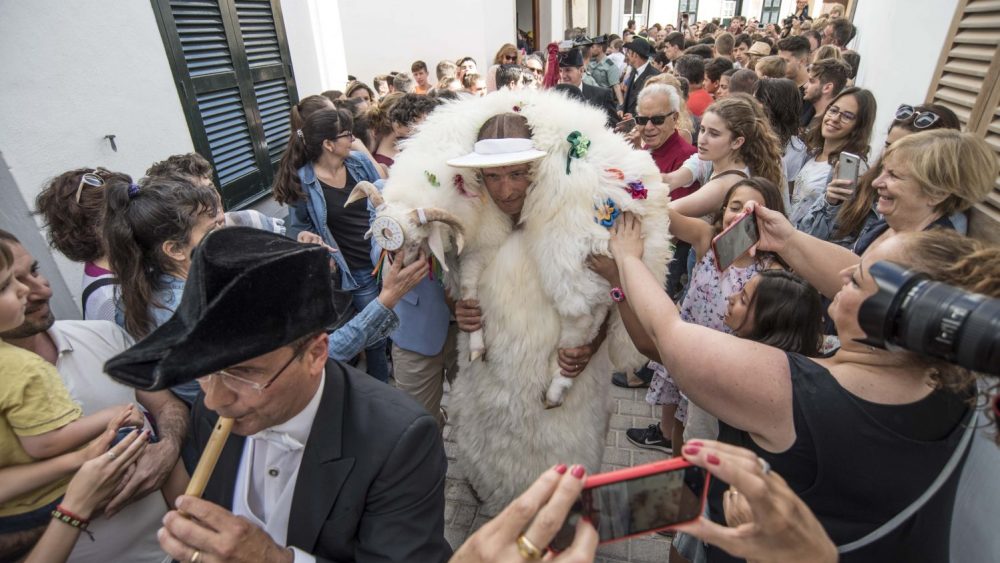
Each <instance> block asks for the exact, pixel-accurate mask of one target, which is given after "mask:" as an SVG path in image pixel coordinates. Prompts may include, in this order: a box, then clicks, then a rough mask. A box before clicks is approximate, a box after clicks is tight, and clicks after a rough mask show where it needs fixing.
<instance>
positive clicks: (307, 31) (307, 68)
mask: <svg viewBox="0 0 1000 563" xmlns="http://www.w3.org/2000/svg"><path fill="white" fill-rule="evenodd" d="M337 4H338V2H337V1H336V0H281V15H282V19H283V20H284V22H285V35H286V36H287V37H288V51H289V53H290V54H291V56H292V69H293V71H294V73H295V86H296V88H297V89H298V93H299V98H300V99H301V98H304V97H306V96H309V95H311V94H319V93H320V92H324V91H326V90H343V89H344V85H345V84H346V83H347V74H348V72H347V60H346V59H345V55H344V37H343V33H341V31H340V30H341V20H340V10H339V9H338V6H337ZM406 71H407V72H409V65H407V67H406ZM365 81H366V82H367V83H368V85H369V86H370V85H371V78H368V79H366V80H365Z"/></svg>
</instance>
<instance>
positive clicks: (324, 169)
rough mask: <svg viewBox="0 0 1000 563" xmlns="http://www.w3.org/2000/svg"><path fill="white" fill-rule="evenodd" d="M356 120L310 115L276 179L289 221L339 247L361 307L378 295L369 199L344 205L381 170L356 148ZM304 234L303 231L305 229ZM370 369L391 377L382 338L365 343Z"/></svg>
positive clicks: (341, 266) (345, 282)
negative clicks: (369, 235)
mask: <svg viewBox="0 0 1000 563" xmlns="http://www.w3.org/2000/svg"><path fill="white" fill-rule="evenodd" d="M352 126H353V122H352V120H351V116H350V114H349V113H348V112H346V111H344V110H333V109H329V110H321V111H317V112H314V113H312V114H311V115H309V117H307V118H306V120H305V124H304V125H303V127H302V128H301V129H299V130H298V131H297V132H296V134H294V135H293V136H292V138H291V140H290V141H289V144H288V148H287V149H286V150H285V154H284V156H282V158H281V165H280V166H279V169H278V174H277V178H276V179H275V183H274V198H275V199H276V200H277V201H278V203H282V204H287V205H289V211H288V219H289V221H290V224H289V227H290V228H291V229H293V230H295V231H303V232H304V233H311V234H312V235H313V236H314V237H316V240H317V241H321V242H322V243H323V244H326V245H327V246H329V247H331V248H332V249H335V250H336V251H335V252H333V253H332V257H333V259H334V261H335V263H336V265H337V269H338V271H339V273H340V285H341V289H343V290H346V291H350V292H351V293H352V295H353V298H354V307H355V308H356V309H357V310H358V311H362V310H364V308H365V307H366V306H367V305H368V304H369V303H370V302H371V301H372V300H373V299H375V298H376V297H377V296H378V292H379V288H378V281H377V280H376V279H375V277H373V276H372V257H371V243H369V241H368V240H366V239H365V236H364V234H365V232H366V231H368V229H369V215H368V206H367V203H366V200H364V199H362V200H360V201H357V202H355V203H353V204H351V205H349V206H348V207H346V208H345V207H344V203H345V202H346V201H347V197H348V196H349V195H350V193H351V190H353V189H354V186H355V185H357V183H358V182H362V181H367V182H375V181H376V180H378V179H379V173H378V171H376V170H375V167H374V166H373V165H372V163H371V162H370V161H369V160H368V159H367V158H365V157H364V155H363V154H361V153H359V152H356V151H352V150H351V143H352V141H353V140H354V135H353V134H352V133H351V128H352ZM300 240H302V236H301V235H300ZM366 359H367V362H368V371H369V373H371V374H372V375H373V376H374V377H376V378H377V379H379V380H380V381H388V380H389V366H388V361H387V360H386V355H385V342H384V341H382V342H380V343H378V344H376V345H374V346H372V347H370V348H367V349H366Z"/></svg>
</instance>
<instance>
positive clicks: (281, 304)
mask: <svg viewBox="0 0 1000 563" xmlns="http://www.w3.org/2000/svg"><path fill="white" fill-rule="evenodd" d="M335 318H336V313H335V309H334V305H333V286H332V285H331V283H330V262H329V254H327V251H326V250H325V249H323V248H322V247H320V246H317V245H311V244H299V243H297V242H295V241H293V240H291V239H288V238H285V237H283V236H281V235H278V234H275V233H271V232H266V231H262V230H260V229H253V228H250V227H227V228H225V229H220V230H218V231H215V232H213V233H211V234H209V235H208V236H206V237H205V239H204V240H202V242H201V244H199V245H198V248H196V249H195V251H194V255H193V256H192V258H191V268H190V270H189V271H188V279H187V282H186V284H185V285H184V294H183V296H182V297H181V302H180V305H178V307H177V310H176V311H174V316H173V317H171V318H170V319H169V320H168V321H167V322H165V323H163V324H162V325H161V326H159V327H158V328H157V329H156V330H154V331H153V332H151V333H150V334H149V335H148V336H147V337H146V338H144V339H143V340H141V341H140V342H138V343H136V344H135V345H134V346H132V347H131V348H129V349H128V350H126V351H124V352H122V353H121V354H118V355H117V356H115V357H113V358H111V359H110V360H108V362H107V364H105V366H104V369H105V371H106V372H107V373H108V375H110V376H111V377H113V378H114V379H116V380H118V381H119V382H121V383H124V384H126V385H130V386H132V387H136V388H138V389H145V390H149V391H155V390H159V389H166V388H168V387H172V386H174V385H177V384H180V383H185V382H187V381H192V380H194V379H196V378H198V377H202V376H205V375H208V374H210V373H214V372H216V371H219V370H221V369H225V368H227V367H231V366H233V365H236V364H238V363H240V362H245V361H247V360H249V359H252V358H256V357H258V356H261V355H263V354H266V353H268V352H271V351H274V350H277V349H278V348H280V347H282V346H285V345H287V344H289V343H291V342H294V341H295V340H296V339H298V338H301V337H303V336H307V335H309V334H315V333H317V332H320V331H323V330H324V329H325V328H326V327H327V325H328V324H330V323H331V322H333V320H334V319H335Z"/></svg>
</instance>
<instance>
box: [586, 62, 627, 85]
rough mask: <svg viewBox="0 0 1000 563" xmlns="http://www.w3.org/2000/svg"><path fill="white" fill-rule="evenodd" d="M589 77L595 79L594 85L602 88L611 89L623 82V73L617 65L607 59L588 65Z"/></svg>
mask: <svg viewBox="0 0 1000 563" xmlns="http://www.w3.org/2000/svg"><path fill="white" fill-rule="evenodd" d="M587 76H590V77H591V78H593V79H594V83H595V84H596V85H598V86H600V87H601V88H611V87H612V86H614V85H615V84H618V83H619V82H621V73H620V72H618V67H617V66H615V63H614V62H613V61H612V60H611V59H609V58H607V57H604V59H603V60H602V61H601V62H597V61H591V62H590V63H589V64H588V65H587Z"/></svg>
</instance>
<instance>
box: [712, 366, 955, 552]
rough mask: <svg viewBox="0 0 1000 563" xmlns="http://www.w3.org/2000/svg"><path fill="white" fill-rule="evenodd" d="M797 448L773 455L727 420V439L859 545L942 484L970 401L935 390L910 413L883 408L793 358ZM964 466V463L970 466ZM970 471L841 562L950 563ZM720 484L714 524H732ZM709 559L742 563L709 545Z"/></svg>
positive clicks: (834, 534) (715, 488)
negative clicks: (954, 524) (954, 515)
mask: <svg viewBox="0 0 1000 563" xmlns="http://www.w3.org/2000/svg"><path fill="white" fill-rule="evenodd" d="M788 364H789V368H790V369H791V379H792V409H793V416H794V424H795V443H794V444H792V446H791V447H790V448H789V449H788V450H787V451H785V452H782V453H780V454H773V453H769V452H766V451H764V450H763V449H761V448H760V447H759V446H757V444H755V443H754V442H753V440H752V439H751V438H750V435H749V434H748V433H747V432H744V431H742V430H738V429H735V428H733V427H731V426H729V425H727V424H725V423H724V422H722V421H720V422H719V440H720V441H723V442H726V443H729V444H735V445H737V446H740V447H744V448H747V449H750V450H753V451H754V452H756V453H757V455H759V456H761V457H762V458H764V459H766V460H767V461H768V462H769V463H770V464H771V467H772V469H773V470H774V471H777V472H778V473H779V474H780V475H781V476H782V477H784V478H785V480H786V481H787V482H788V485H789V486H790V487H791V488H792V490H793V491H795V492H796V493H797V494H798V495H799V496H800V497H801V498H802V500H803V501H804V502H805V503H806V504H807V505H808V506H809V508H811V509H812V510H813V512H814V513H815V514H816V517H817V518H818V519H819V521H820V523H822V524H823V527H824V528H825V529H826V532H827V533H828V534H829V535H830V537H831V539H833V542H834V543H835V544H837V545H843V544H847V543H850V542H853V541H855V540H858V539H860V538H862V537H864V536H865V535H867V534H868V533H870V532H872V531H874V530H875V529H876V528H878V527H879V526H881V525H882V524H884V523H885V522H887V521H888V520H890V519H891V518H893V517H894V516H896V515H897V514H899V513H900V512H901V511H902V510H903V509H905V508H906V507H907V506H909V505H910V504H911V503H913V501H915V500H916V499H917V497H919V496H920V495H921V494H922V493H923V492H924V491H925V490H926V489H927V488H928V487H929V486H930V484H931V483H932V482H933V481H934V479H936V478H937V476H938V474H939V473H940V472H941V470H942V468H943V467H944V465H945V464H946V463H947V462H948V460H949V459H950V457H951V455H952V452H953V451H954V450H955V448H956V447H957V446H958V442H959V440H960V439H961V437H962V433H963V431H964V430H965V425H964V424H963V421H964V420H965V419H966V417H967V416H968V414H969V404H968V402H967V401H968V399H969V395H966V396H960V395H958V394H955V393H950V392H945V391H933V392H932V393H931V394H929V395H928V396H927V397H925V398H924V399H921V400H919V401H917V402H915V403H909V404H905V405H884V404H875V403H871V402H869V401H866V400H864V399H861V398H860V397H857V396H855V395H853V394H851V393H850V392H849V391H847V390H846V389H844V388H843V387H841V385H840V383H839V382H837V380H836V379H835V378H834V377H833V375H832V374H831V373H830V372H829V371H828V370H827V369H826V368H825V367H823V366H821V365H819V364H817V363H816V362H814V361H812V360H810V359H809V358H806V357H805V356H801V355H798V354H788ZM962 463H963V464H964V459H963V462H962ZM961 473H962V467H961V465H959V466H958V467H957V468H956V469H955V471H954V472H953V473H952V475H951V477H950V478H949V479H948V481H947V482H946V483H945V484H944V486H943V487H941V489H939V490H938V492H937V494H935V495H934V496H933V497H932V498H931V499H930V500H929V501H928V502H927V504H925V505H924V506H923V508H921V509H920V510H919V511H917V513H916V514H915V515H914V516H913V517H912V518H910V519H909V520H908V521H906V522H904V523H903V524H902V525H901V526H899V527H898V528H896V530H895V531H893V532H892V533H890V534H889V535H887V536H886V537H884V538H882V539H881V540H879V541H877V542H875V543H873V544H871V545H869V546H866V547H863V548H861V549H858V550H856V551H853V552H850V553H847V554H844V555H842V556H841V558H840V561H841V562H842V563H843V562H848V561H851V562H856V561H873V562H874V561H948V558H949V545H948V542H949V537H950V531H951V512H952V505H953V503H954V500H955V493H956V491H957V489H958V479H959V476H960V475H961ZM726 488H728V485H726V484H724V483H722V482H721V481H718V480H716V481H713V482H712V488H711V490H710V492H709V507H710V511H711V517H712V519H713V520H715V521H716V522H720V523H723V524H724V517H723V513H722V492H723V491H725V490H726ZM708 560H709V561H712V562H716V561H738V559H734V558H732V557H730V556H729V555H728V554H727V553H726V552H724V551H723V550H721V549H718V548H713V547H711V546H710V547H709V558H708Z"/></svg>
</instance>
